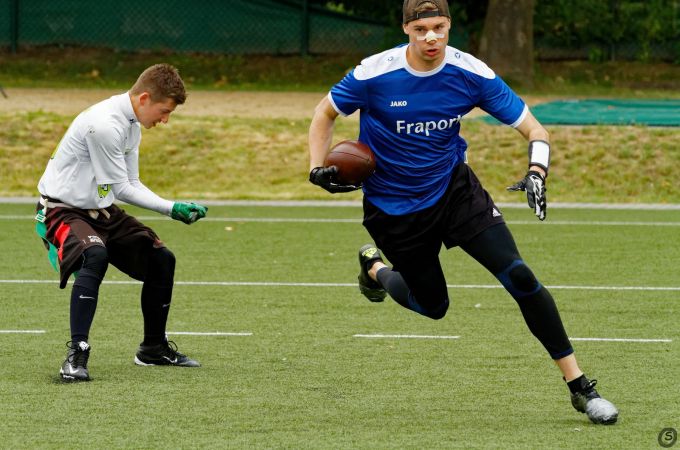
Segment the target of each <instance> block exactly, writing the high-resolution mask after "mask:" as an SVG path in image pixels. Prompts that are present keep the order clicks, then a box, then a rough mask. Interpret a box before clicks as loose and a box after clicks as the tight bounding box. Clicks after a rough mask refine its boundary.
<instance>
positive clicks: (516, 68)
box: [479, 0, 534, 87]
mask: <svg viewBox="0 0 680 450" xmlns="http://www.w3.org/2000/svg"><path fill="white" fill-rule="evenodd" d="M479 57H480V59H482V60H483V61H484V62H485V63H487V65H488V66H489V67H491V68H492V69H493V70H494V71H495V72H496V73H498V74H499V75H501V76H502V77H504V78H508V79H512V80H514V81H516V82H519V83H521V84H523V85H525V86H529V87H530V86H532V85H533V78H534V0H489V9H488V11H487V13H486V19H485V21H484V30H483V31H482V37H481V39H480V42H479Z"/></svg>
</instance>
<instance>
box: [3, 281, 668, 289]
mask: <svg viewBox="0 0 680 450" xmlns="http://www.w3.org/2000/svg"><path fill="white" fill-rule="evenodd" d="M51 283H57V280H56V279H55V280H0V284H51ZM103 284H111V285H139V284H142V283H141V282H140V281H135V280H126V281H107V280H104V281H103ZM175 285H176V286H256V287H257V286H262V287H351V288H356V286H357V284H356V283H295V282H289V283H287V282H277V281H175ZM446 286H447V287H448V288H451V289H504V288H503V286H501V285H500V284H498V285H496V284H447V285H446ZM546 288H548V289H571V290H582V291H680V286H568V285H554V286H546Z"/></svg>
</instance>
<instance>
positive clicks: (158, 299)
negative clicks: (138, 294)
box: [142, 282, 172, 345]
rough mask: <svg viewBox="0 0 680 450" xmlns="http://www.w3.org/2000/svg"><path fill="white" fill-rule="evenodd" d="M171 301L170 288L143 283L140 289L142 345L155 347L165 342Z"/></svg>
mask: <svg viewBox="0 0 680 450" xmlns="http://www.w3.org/2000/svg"><path fill="white" fill-rule="evenodd" d="M171 299H172V286H169V287H168V286H159V285H154V284H152V283H149V282H145V283H144V286H143V287H142V315H143V316H144V345H156V344H160V343H162V342H163V341H164V340H165V326H166V324H167V322H168V313H169V312H170V301H171Z"/></svg>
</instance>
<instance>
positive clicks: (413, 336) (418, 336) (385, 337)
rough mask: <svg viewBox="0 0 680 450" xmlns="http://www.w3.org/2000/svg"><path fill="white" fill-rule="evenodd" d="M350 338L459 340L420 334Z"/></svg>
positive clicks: (367, 335) (360, 335) (358, 335)
mask: <svg viewBox="0 0 680 450" xmlns="http://www.w3.org/2000/svg"><path fill="white" fill-rule="evenodd" d="M352 337H355V338H368V339H460V336H428V335H421V334H353V335H352Z"/></svg>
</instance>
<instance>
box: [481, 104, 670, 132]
mask: <svg viewBox="0 0 680 450" xmlns="http://www.w3.org/2000/svg"><path fill="white" fill-rule="evenodd" d="M531 112H532V113H533V114H534V116H536V118H537V119H538V121H539V122H541V123H542V124H544V125H551V124H552V125H650V126H666V127H677V126H680V100H626V99H616V100H612V99H610V100H607V99H596V100H560V101H554V102H549V103H541V104H538V105H534V106H532V107H531ZM483 120H484V121H486V122H488V123H495V124H498V123H499V122H498V121H497V120H496V119H494V118H493V117H490V116H487V117H484V118H483Z"/></svg>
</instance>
